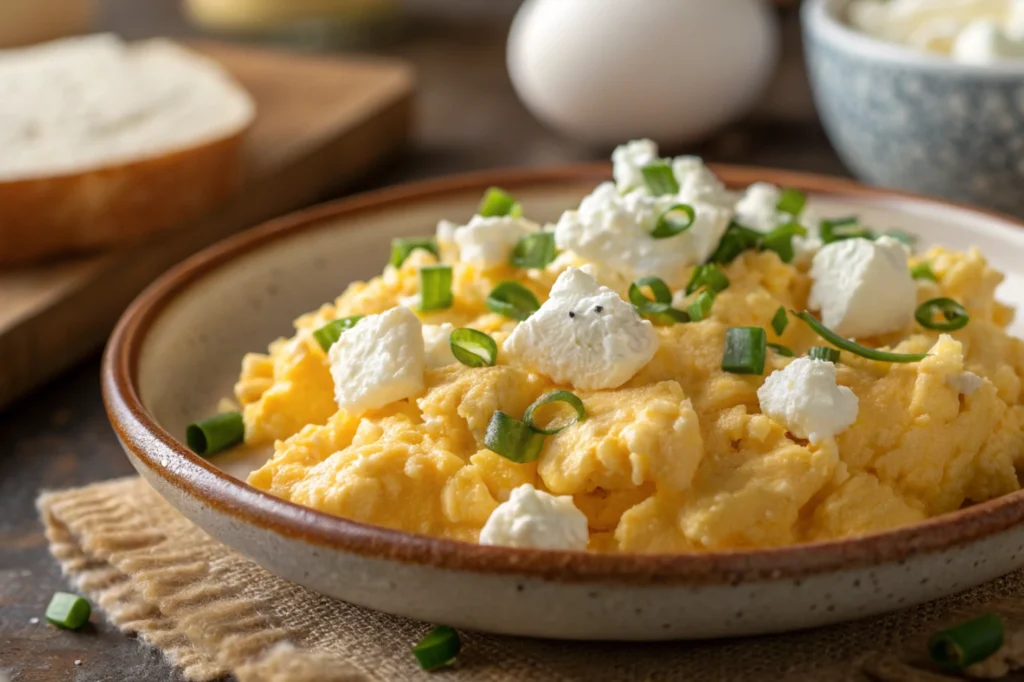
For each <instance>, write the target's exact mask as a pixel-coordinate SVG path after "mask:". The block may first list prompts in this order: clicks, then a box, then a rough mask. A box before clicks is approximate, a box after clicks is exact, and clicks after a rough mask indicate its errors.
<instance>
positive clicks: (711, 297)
mask: <svg viewBox="0 0 1024 682" xmlns="http://www.w3.org/2000/svg"><path fill="white" fill-rule="evenodd" d="M714 303H715V294H714V293H713V292H711V291H709V290H707V289H705V290H704V291H702V292H700V293H699V294H697V298H695V299H693V303H691V304H690V305H689V306H688V307H687V308H686V311H687V312H688V313H689V314H690V319H691V320H693V321H694V322H700V321H701V320H703V319H704V318H706V317H707V316H708V315H709V314H710V313H711V306H712V305H714Z"/></svg>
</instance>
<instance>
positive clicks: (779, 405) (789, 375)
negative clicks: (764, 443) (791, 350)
mask: <svg viewBox="0 0 1024 682" xmlns="http://www.w3.org/2000/svg"><path fill="white" fill-rule="evenodd" d="M757 399H758V402H759V403H760V405H761V411H762V412H764V413H765V414H766V415H768V416H769V417H770V418H771V419H772V420H773V421H775V422H777V423H779V424H781V425H782V426H784V427H786V429H787V430H788V431H790V432H791V433H792V434H793V435H794V436H796V437H798V438H806V439H807V440H809V441H811V443H820V442H821V441H823V440H825V439H826V438H832V437H833V436H835V435H837V434H839V433H842V432H843V431H845V430H846V429H847V428H848V427H849V426H850V425H851V424H853V423H854V422H855V421H857V396H856V395H854V393H853V391H851V390H850V389H849V388H847V387H846V386H839V385H837V384H836V366H835V365H834V364H832V363H831V362H828V361H826V360H814V359H811V358H797V359H796V360H793V362H791V363H789V364H788V365H786V367H785V369H780V370H777V371H775V372H772V374H771V376H769V377H768V378H767V379H765V380H764V383H763V384H762V385H761V388H759V389H758V390H757Z"/></svg>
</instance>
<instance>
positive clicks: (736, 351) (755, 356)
mask: <svg viewBox="0 0 1024 682" xmlns="http://www.w3.org/2000/svg"><path fill="white" fill-rule="evenodd" d="M767 346H768V344H767V339H766V335H765V333H764V329H762V328H761V327H730V328H729V330H728V331H727V332H726V333H725V353H723V355H722V370H724V371H726V372H731V373H732V374H761V373H763V372H764V360H765V356H766V355H767V351H766V349H767Z"/></svg>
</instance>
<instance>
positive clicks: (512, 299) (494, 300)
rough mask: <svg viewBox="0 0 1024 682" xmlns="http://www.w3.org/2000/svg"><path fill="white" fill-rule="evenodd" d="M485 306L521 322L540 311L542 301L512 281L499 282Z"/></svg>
mask: <svg viewBox="0 0 1024 682" xmlns="http://www.w3.org/2000/svg"><path fill="white" fill-rule="evenodd" d="M484 305H485V306H486V307H487V309H488V310H490V311H491V312H492V313H497V314H499V315H504V316H505V317H510V318H512V319H513V320H519V321H520V322H522V321H523V320H525V319H527V318H528V317H530V315H533V314H534V313H535V312H537V311H538V310H539V309H540V301H538V300H537V297H536V296H534V295H533V292H532V291H530V290H529V289H527V288H526V287H524V286H523V285H522V284H520V283H519V282H514V281H512V280H506V281H504V282H499V283H498V286H496V287H494V288H493V289H492V290H491V293H489V294H487V300H486V301H484Z"/></svg>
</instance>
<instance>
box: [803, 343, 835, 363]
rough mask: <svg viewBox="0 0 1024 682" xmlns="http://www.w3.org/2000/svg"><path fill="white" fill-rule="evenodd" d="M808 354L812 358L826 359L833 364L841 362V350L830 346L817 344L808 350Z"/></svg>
mask: <svg viewBox="0 0 1024 682" xmlns="http://www.w3.org/2000/svg"><path fill="white" fill-rule="evenodd" d="M807 355H808V356H809V357H810V358H811V359H812V360H824V361H826V362H831V363H832V364H835V363H837V362H839V351H837V350H836V349H835V348H831V347H829V346H815V347H814V348H812V349H810V350H809V351H807Z"/></svg>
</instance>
